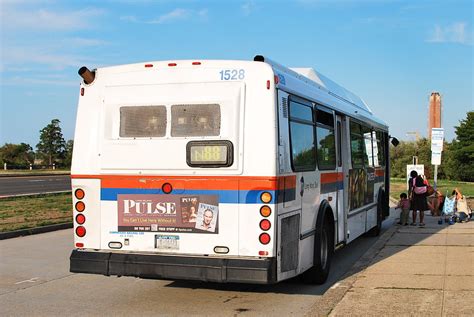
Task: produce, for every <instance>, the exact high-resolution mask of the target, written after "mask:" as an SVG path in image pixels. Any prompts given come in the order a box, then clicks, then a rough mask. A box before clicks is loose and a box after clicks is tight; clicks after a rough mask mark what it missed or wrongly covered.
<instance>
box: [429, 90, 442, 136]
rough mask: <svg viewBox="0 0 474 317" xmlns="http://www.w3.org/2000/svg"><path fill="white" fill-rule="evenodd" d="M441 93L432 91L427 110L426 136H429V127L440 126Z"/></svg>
mask: <svg viewBox="0 0 474 317" xmlns="http://www.w3.org/2000/svg"><path fill="white" fill-rule="evenodd" d="M441 109H442V108H441V95H440V94H439V92H432V93H431V96H430V105H429V111H428V138H431V128H441Z"/></svg>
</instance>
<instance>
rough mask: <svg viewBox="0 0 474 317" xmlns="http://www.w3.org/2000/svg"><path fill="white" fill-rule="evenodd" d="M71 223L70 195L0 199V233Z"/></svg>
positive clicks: (59, 194)
mask: <svg viewBox="0 0 474 317" xmlns="http://www.w3.org/2000/svg"><path fill="white" fill-rule="evenodd" d="M71 221H72V197H71V193H58V194H46V195H34V196H23V197H11V198H2V199H0V232H6V231H13V230H20V229H29V228H35V227H42V226H47V225H52V224H57V223H65V222H71Z"/></svg>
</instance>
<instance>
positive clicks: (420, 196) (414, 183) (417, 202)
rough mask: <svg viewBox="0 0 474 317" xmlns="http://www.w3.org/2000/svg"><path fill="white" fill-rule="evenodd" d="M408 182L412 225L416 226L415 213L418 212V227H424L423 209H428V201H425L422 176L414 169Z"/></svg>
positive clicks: (424, 186)
mask: <svg viewBox="0 0 474 317" xmlns="http://www.w3.org/2000/svg"><path fill="white" fill-rule="evenodd" d="M410 176H411V178H410V181H411V182H410V183H411V188H410V189H411V196H410V197H411V201H412V204H411V205H412V209H413V222H412V223H411V225H412V226H416V213H417V211H419V212H420V223H419V226H420V227H424V226H425V223H424V222H423V220H424V217H425V211H426V210H429V207H428V203H427V201H426V189H427V188H426V184H425V183H424V180H423V178H422V177H421V176H420V175H418V173H417V172H416V171H412V172H411V173H410Z"/></svg>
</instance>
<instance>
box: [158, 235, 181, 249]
mask: <svg viewBox="0 0 474 317" xmlns="http://www.w3.org/2000/svg"><path fill="white" fill-rule="evenodd" d="M155 248H156V249H159V250H179V236H175V235H163V234H157V235H155Z"/></svg>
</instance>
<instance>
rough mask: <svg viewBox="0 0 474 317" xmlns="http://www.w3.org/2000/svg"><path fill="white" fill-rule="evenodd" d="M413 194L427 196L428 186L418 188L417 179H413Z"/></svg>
mask: <svg viewBox="0 0 474 317" xmlns="http://www.w3.org/2000/svg"><path fill="white" fill-rule="evenodd" d="M413 192H414V193H415V194H417V195H421V194H425V193H426V185H425V186H420V187H417V186H416V178H414V179H413Z"/></svg>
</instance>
